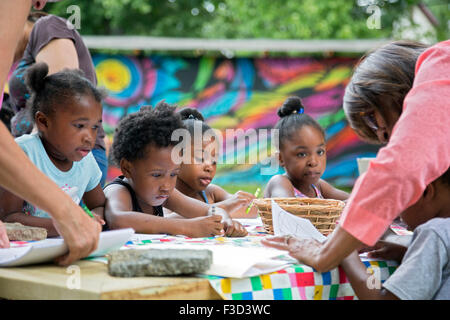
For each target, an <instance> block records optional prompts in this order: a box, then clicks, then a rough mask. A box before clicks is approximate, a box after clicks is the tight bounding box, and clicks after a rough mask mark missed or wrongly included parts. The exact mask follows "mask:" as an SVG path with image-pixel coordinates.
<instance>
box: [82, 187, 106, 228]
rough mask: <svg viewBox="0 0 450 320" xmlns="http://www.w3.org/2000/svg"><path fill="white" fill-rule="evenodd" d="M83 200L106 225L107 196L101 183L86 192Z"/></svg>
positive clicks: (100, 221)
mask: <svg viewBox="0 0 450 320" xmlns="http://www.w3.org/2000/svg"><path fill="white" fill-rule="evenodd" d="M83 202H84V203H85V204H86V206H87V207H88V208H89V210H91V211H92V212H93V213H94V214H95V215H96V219H97V221H98V222H99V223H100V224H101V225H104V224H105V214H104V211H105V203H106V198H105V194H104V193H103V189H102V186H101V185H100V183H99V184H98V185H97V186H96V187H95V188H94V189H92V190H91V191H88V192H85V193H84V195H83Z"/></svg>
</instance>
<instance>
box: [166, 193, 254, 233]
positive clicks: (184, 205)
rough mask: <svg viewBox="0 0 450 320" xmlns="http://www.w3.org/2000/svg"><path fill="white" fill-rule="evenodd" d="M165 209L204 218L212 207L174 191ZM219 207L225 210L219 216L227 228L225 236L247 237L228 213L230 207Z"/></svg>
mask: <svg viewBox="0 0 450 320" xmlns="http://www.w3.org/2000/svg"><path fill="white" fill-rule="evenodd" d="M165 207H166V208H168V209H169V210H172V211H174V212H177V213H178V214H180V215H182V216H184V217H186V218H190V217H202V216H205V215H207V214H208V210H209V208H210V205H208V204H206V203H204V202H202V201H199V200H196V199H193V198H191V197H188V196H186V195H184V194H183V193H181V192H180V191H178V190H177V189H174V190H173V191H172V194H171V195H170V197H169V199H168V200H167V202H166V204H165ZM217 207H220V208H222V209H224V210H225V211H223V212H221V213H220V212H218V213H217V214H219V215H221V216H222V220H221V221H222V223H223V225H224V227H225V235H227V236H230V237H242V236H246V235H247V230H245V228H244V227H243V226H242V225H241V224H240V223H239V222H237V221H233V220H232V219H231V218H230V216H229V214H228V212H229V210H230V208H229V205H228V204H226V203H223V202H222V203H218V204H217Z"/></svg>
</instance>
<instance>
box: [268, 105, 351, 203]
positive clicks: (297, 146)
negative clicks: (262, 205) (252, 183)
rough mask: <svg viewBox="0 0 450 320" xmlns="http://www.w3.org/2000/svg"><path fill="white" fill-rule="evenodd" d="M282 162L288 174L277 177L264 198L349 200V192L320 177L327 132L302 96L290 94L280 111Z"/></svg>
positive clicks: (322, 168)
mask: <svg viewBox="0 0 450 320" xmlns="http://www.w3.org/2000/svg"><path fill="white" fill-rule="evenodd" d="M278 116H279V117H280V118H281V119H280V120H279V121H278V123H277V124H276V126H275V129H277V130H279V139H280V152H279V161H280V165H281V166H282V167H284V169H285V170H286V173H285V174H282V175H276V176H273V177H272V178H271V179H270V180H269V182H268V184H267V187H266V190H265V194H264V197H267V198H270V197H299V198H304V197H308V198H325V199H338V200H345V199H347V198H348V196H349V195H348V194H347V193H346V192H344V191H341V190H338V189H336V188H334V187H333V186H331V185H330V184H329V183H327V182H326V181H324V180H322V179H320V177H321V176H322V174H323V172H324V171H325V167H326V163H327V155H326V145H325V133H324V131H323V129H322V128H321V126H320V125H319V124H318V123H317V122H316V121H315V120H314V119H313V118H311V117H310V116H308V115H306V114H304V107H303V105H302V103H301V100H300V98H298V97H289V98H288V99H287V100H286V101H285V102H284V104H283V106H282V107H281V108H280V109H279V110H278Z"/></svg>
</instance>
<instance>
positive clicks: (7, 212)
mask: <svg viewBox="0 0 450 320" xmlns="http://www.w3.org/2000/svg"><path fill="white" fill-rule="evenodd" d="M23 204H24V201H23V199H21V198H19V197H17V196H15V195H14V194H12V193H10V192H8V191H6V190H4V189H2V190H1V191H0V208H1V209H0V217H1V219H2V220H3V221H4V222H19V223H21V224H23V225H25V226H31V227H40V228H45V229H46V230H47V236H48V237H57V236H58V235H59V234H58V231H56V229H55V227H54V225H53V221H52V219H49V218H41V217H33V216H29V215H27V214H25V213H24V212H23V211H22V208H23Z"/></svg>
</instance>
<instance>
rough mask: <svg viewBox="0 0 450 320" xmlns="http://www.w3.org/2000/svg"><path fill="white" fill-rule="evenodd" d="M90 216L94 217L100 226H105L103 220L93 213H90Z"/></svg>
mask: <svg viewBox="0 0 450 320" xmlns="http://www.w3.org/2000/svg"><path fill="white" fill-rule="evenodd" d="M92 215H93V216H94V220H95V221H97V222H98V223H100V225H102V226H103V225H105V223H106V222H105V220H103V219H102V217H101V216H100V215H98V214H96V213H94V212H92Z"/></svg>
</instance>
